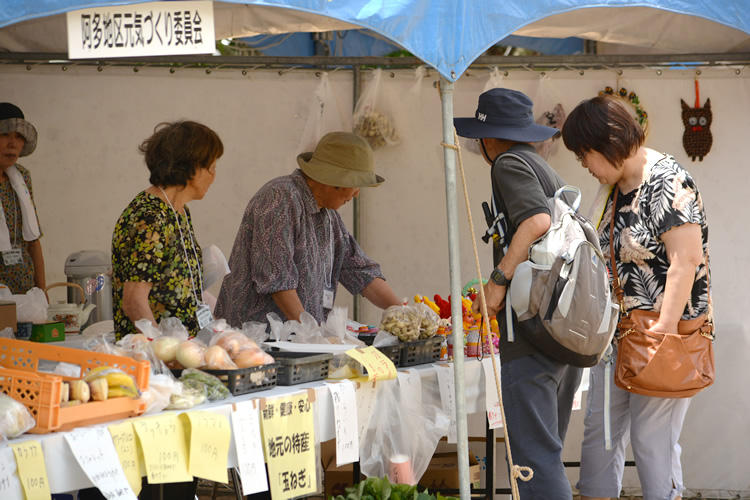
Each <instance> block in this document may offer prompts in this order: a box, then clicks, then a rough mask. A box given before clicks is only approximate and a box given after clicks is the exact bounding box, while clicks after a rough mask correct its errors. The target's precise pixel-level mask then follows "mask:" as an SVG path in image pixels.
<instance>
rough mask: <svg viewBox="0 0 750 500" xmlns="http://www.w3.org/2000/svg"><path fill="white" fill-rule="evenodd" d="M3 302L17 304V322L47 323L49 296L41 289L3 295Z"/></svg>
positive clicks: (34, 288) (35, 288)
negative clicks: (8, 301) (7, 301)
mask: <svg viewBox="0 0 750 500" xmlns="http://www.w3.org/2000/svg"><path fill="white" fill-rule="evenodd" d="M2 299H3V300H10V301H13V302H15V303H16V321H18V322H19V323H36V324H41V323H46V322H47V308H48V307H49V303H48V302H47V296H46V295H45V294H44V290H42V289H41V288H37V287H33V288H32V289H30V290H29V291H28V292H26V293H24V294H13V295H5V294H4V295H3V296H2Z"/></svg>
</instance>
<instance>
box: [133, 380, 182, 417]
mask: <svg viewBox="0 0 750 500" xmlns="http://www.w3.org/2000/svg"><path fill="white" fill-rule="evenodd" d="M181 391H182V387H181V386H179V385H178V382H177V380H176V379H175V378H174V377H173V376H172V374H171V373H170V374H166V373H158V374H153V375H151V377H150V378H149V380H148V389H146V390H145V391H143V392H142V393H141V399H142V400H143V401H145V402H146V412H145V413H146V414H147V415H150V414H152V413H159V412H160V411H162V410H163V409H164V408H166V407H167V406H169V402H170V398H171V397H172V394H177V393H179V392H181Z"/></svg>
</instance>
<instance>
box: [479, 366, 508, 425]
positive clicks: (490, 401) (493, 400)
mask: <svg viewBox="0 0 750 500" xmlns="http://www.w3.org/2000/svg"><path fill="white" fill-rule="evenodd" d="M495 360H496V361H497V365H498V366H500V356H498V355H497V354H496V355H495ZM482 369H483V370H484V402H485V407H486V408H487V422H488V425H489V427H490V429H497V428H500V427H502V426H503V414H502V408H501V407H500V399H499V398H498V396H497V383H496V382H495V370H494V369H493V368H492V358H484V359H483V360H482Z"/></svg>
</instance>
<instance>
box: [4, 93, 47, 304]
mask: <svg viewBox="0 0 750 500" xmlns="http://www.w3.org/2000/svg"><path fill="white" fill-rule="evenodd" d="M36 137H37V134H36V129H35V128H34V126H33V125H32V124H31V123H29V122H27V121H26V120H25V117H24V114H23V112H22V111H21V109H20V108H19V107H18V106H16V105H14V104H11V103H9V102H3V103H0V169H1V170H2V175H0V200H1V201H2V210H0V252H2V258H0V283H3V284H4V285H7V286H8V288H10V290H11V292H12V293H14V294H20V293H26V292H27V291H29V289H31V288H32V287H34V286H36V287H39V288H41V289H42V290H44V289H45V288H46V285H47V284H46V281H45V278H44V257H43V255H42V245H41V243H40V241H39V238H40V237H41V236H42V232H41V230H40V229H39V218H38V216H37V213H36V205H35V204H34V196H33V191H32V188H31V175H30V174H29V171H28V170H27V169H26V168H24V167H23V166H21V165H19V164H18V163H16V162H17V161H18V159H19V158H20V157H22V156H28V155H30V154H31V153H33V152H34V149H36Z"/></svg>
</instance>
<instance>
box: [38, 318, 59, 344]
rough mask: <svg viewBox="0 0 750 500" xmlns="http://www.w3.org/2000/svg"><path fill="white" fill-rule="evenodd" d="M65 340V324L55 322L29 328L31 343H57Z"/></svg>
mask: <svg viewBox="0 0 750 500" xmlns="http://www.w3.org/2000/svg"><path fill="white" fill-rule="evenodd" d="M61 340H65V323H63V322H62V321H57V322H53V323H42V324H40V325H34V326H33V327H31V341H32V342H58V341H61Z"/></svg>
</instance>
